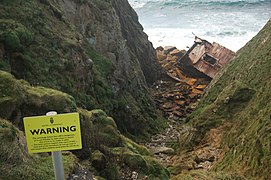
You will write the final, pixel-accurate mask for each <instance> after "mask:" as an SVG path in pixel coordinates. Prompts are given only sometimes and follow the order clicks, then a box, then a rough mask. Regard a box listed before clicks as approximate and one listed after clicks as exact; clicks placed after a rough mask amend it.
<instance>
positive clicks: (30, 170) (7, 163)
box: [0, 119, 77, 180]
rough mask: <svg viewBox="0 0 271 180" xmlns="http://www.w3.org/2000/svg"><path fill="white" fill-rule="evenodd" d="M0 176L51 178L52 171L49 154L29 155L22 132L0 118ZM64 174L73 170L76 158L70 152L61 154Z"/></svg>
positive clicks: (41, 179) (7, 177) (9, 177)
mask: <svg viewBox="0 0 271 180" xmlns="http://www.w3.org/2000/svg"><path fill="white" fill-rule="evenodd" d="M0 151H1V154H0V170H1V174H0V178H1V179H7V180H9V179H10V180H13V179H14V180H17V179H18V180H19V179H39V180H45V179H53V178H54V171H53V164H52V158H51V156H40V155H38V154H35V155H30V154H28V152H27V145H26V141H25V137H24V134H23V132H21V131H19V130H18V129H17V128H16V127H14V126H13V125H12V124H11V123H9V122H8V121H6V120H3V119H0ZM63 163H64V171H65V176H66V177H68V175H69V174H70V173H71V172H72V171H73V169H74V167H75V164H76V163H77V160H76V158H75V156H74V155H72V154H71V153H68V154H67V153H66V154H65V155H64V156H63Z"/></svg>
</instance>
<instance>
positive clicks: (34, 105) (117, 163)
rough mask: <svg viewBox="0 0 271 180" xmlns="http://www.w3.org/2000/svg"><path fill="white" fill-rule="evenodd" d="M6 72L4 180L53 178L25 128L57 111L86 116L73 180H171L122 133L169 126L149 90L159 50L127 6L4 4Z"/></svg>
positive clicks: (3, 0) (103, 0)
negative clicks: (32, 150)
mask: <svg viewBox="0 0 271 180" xmlns="http://www.w3.org/2000/svg"><path fill="white" fill-rule="evenodd" d="M124 12H125V13H124ZM123 13H124V14H123ZM126 21H127V23H125V22H126ZM133 37H136V38H135V40H133ZM0 70H1V71H0V145H1V148H0V150H1V154H0V161H1V163H0V170H1V172H2V173H1V175H0V179H22V178H23V179H33V178H34V177H38V178H39V179H53V168H52V162H51V161H52V160H51V157H50V156H49V155H48V154H47V153H42V154H35V155H29V154H28V153H27V150H26V142H25V138H24V134H23V130H24V127H23V123H22V119H23V117H26V116H35V115H44V114H45V113H46V112H48V111H51V110H55V111H57V112H58V113H68V112H75V111H77V112H79V113H80V122H81V125H82V126H81V127H82V128H81V131H82V141H83V142H82V143H83V149H82V150H78V151H73V153H69V152H66V153H64V154H65V155H64V156H63V158H64V166H65V176H66V177H67V178H68V179H76V178H78V177H79V178H80V179H92V178H93V176H100V177H99V179H103V178H105V179H120V178H122V179H127V178H131V176H132V175H134V174H135V175H136V176H138V177H140V178H145V177H149V178H152V179H155V178H162V179H168V178H169V172H168V171H167V170H166V169H165V168H164V167H162V166H161V165H160V164H159V163H158V162H157V161H156V160H155V159H153V157H152V155H151V153H150V152H149V151H148V150H147V149H146V148H145V147H143V146H140V145H138V144H136V143H135V142H133V141H132V140H130V139H128V138H127V137H125V136H124V135H123V134H125V135H126V136H129V137H131V138H134V139H143V138H144V139H146V138H148V136H149V135H150V134H153V133H155V132H157V131H158V130H159V129H161V128H163V127H164V126H165V120H164V119H163V118H162V116H161V115H160V114H159V112H157V110H156V108H155V106H154V103H153V100H152V98H151V96H150V94H149V91H148V85H151V84H152V83H153V82H154V81H155V80H156V79H157V73H158V72H157V64H156V59H155V52H154V49H153V48H152V45H151V43H150V42H149V41H148V39H147V36H146V34H144V33H143V31H142V27H141V25H140V24H139V23H138V20H137V16H136V14H135V12H134V11H133V10H132V9H131V7H130V6H129V4H128V2H127V1H126V0H123V1H119V2H117V1H114V0H112V1H110V0H38V1H36V0H27V1H23V0H11V1H10V0H0ZM93 109H102V110H93ZM110 116H112V117H113V118H114V119H113V118H111V117H110ZM122 133H123V134H122ZM13 167H16V168H13ZM102 177H103V178H102Z"/></svg>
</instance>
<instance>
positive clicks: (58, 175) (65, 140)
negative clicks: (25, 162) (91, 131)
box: [24, 111, 82, 180]
mask: <svg viewBox="0 0 271 180" xmlns="http://www.w3.org/2000/svg"><path fill="white" fill-rule="evenodd" d="M24 127H25V137H26V142H27V148H28V153H41V152H52V158H53V165H54V172H55V179H56V180H64V168H63V162H62V154H61V151H65V150H75V149H82V139H81V129H80V117H79V113H66V114H57V112H55V111H50V112H47V113H46V116H32V117H24Z"/></svg>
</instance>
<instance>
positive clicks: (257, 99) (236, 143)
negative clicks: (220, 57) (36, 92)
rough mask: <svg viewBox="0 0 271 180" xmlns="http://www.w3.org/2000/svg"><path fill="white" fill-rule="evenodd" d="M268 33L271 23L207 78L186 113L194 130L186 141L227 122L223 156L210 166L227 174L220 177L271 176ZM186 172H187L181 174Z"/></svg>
mask: <svg viewBox="0 0 271 180" xmlns="http://www.w3.org/2000/svg"><path fill="white" fill-rule="evenodd" d="M270 32H271V21H269V22H268V23H267V24H266V26H265V27H264V28H263V29H262V30H261V31H260V32H259V34H258V35H257V36H255V37H254V38H253V39H252V40H251V41H250V42H249V43H248V44H247V45H246V46H245V47H243V48H242V49H241V50H239V51H238V52H237V57H236V59H235V60H234V61H232V62H231V63H230V64H229V65H228V66H227V67H226V68H225V69H224V70H223V73H222V75H221V76H220V77H216V78H215V79H214V80H213V81H212V83H211V84H210V87H209V89H208V90H207V92H206V94H205V96H204V97H203V98H202V100H201V102H200V105H199V107H198V109H197V110H196V111H195V112H194V113H192V115H191V116H190V125H191V126H193V127H195V128H196V129H197V131H195V134H194V136H193V138H192V139H191V141H190V143H191V144H193V145H195V144H198V143H199V142H200V141H201V140H202V138H203V137H204V136H205V134H206V133H207V132H208V131H209V130H210V129H211V128H215V127H219V126H221V125H222V124H223V123H224V122H231V123H232V128H229V129H224V131H225V133H224V137H223V139H222V144H221V147H222V148H223V149H224V152H225V156H224V158H223V159H222V160H221V162H219V163H217V164H216V165H215V166H214V167H213V169H212V170H211V172H212V173H214V172H217V173H218V174H220V175H221V174H223V173H227V174H228V175H230V176H225V177H224V176H222V177H223V178H225V179H232V178H233V179H234V178H239V177H238V176H236V177H235V176H233V175H234V174H239V176H240V178H241V177H242V178H243V179H244V178H248V179H270V178H271V176H270V173H268V172H270V171H271V169H270V167H271V166H270V165H271V158H270V153H271V149H270V147H271V146H270V144H271V136H270V129H271V123H270V122H271V121H270V112H271V101H270V97H271V93H270V92H271V81H270V79H271V74H270V69H271V56H270V49H271V35H270V34H271V33H270ZM199 172H200V173H201V171H199ZM191 175H192V172H191V173H188V175H187V176H188V177H191ZM209 175H210V174H209ZM209 175H208V174H207V176H206V177H209ZM204 176H205V175H204ZM204 176H203V177H204ZM199 177H201V176H199ZM210 177H212V176H211V175H210ZM223 178H222V179H223ZM242 178H241V179H242ZM188 179H189V178H188ZM203 179H204V178H203Z"/></svg>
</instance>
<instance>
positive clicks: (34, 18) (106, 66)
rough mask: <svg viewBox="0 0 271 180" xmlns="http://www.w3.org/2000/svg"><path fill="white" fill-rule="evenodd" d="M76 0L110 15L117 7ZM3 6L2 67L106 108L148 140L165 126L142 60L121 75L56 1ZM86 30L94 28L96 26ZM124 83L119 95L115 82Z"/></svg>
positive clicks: (127, 130) (123, 127)
mask: <svg viewBox="0 0 271 180" xmlns="http://www.w3.org/2000/svg"><path fill="white" fill-rule="evenodd" d="M14 2H15V1H14ZM75 2H77V3H80V4H81V5H82V4H85V5H87V4H89V3H91V4H92V5H94V6H95V7H96V8H97V10H98V9H104V10H103V12H104V11H106V12H107V13H111V11H112V4H111V1H101V0H95V2H94V1H93V2H86V1H81V0H80V1H78V0H77V1H75ZM0 8H1V11H0V17H1V19H0V45H3V46H4V53H5V56H3V57H0V70H4V71H7V72H10V73H11V74H12V75H14V76H15V77H16V78H18V79H24V80H26V81H27V82H29V83H30V85H32V86H43V87H48V88H53V89H56V90H59V91H62V92H65V93H67V94H70V95H71V96H73V97H74V99H75V103H76V105H77V106H78V107H81V108H84V109H88V110H90V109H103V110H104V111H105V112H106V113H107V114H109V115H110V116H113V117H114V119H115V121H116V124H117V125H118V127H119V130H120V131H121V132H123V133H124V134H125V135H128V136H129V137H130V138H133V139H140V138H145V139H146V138H147V137H149V135H150V134H153V133H155V132H158V131H159V130H161V129H162V128H164V127H165V120H164V119H162V118H161V117H162V116H161V115H160V114H159V113H157V112H156V109H155V108H154V105H153V104H150V103H152V100H151V99H150V97H149V92H148V91H147V89H146V87H144V84H145V82H144V79H143V78H142V79H140V78H138V77H137V74H140V73H142V72H141V68H140V67H139V65H138V63H135V62H131V63H132V65H131V66H132V71H131V72H129V74H128V75H127V76H129V77H125V78H119V77H118V78H116V77H115V74H116V72H115V71H116V67H115V66H114V64H113V63H112V62H111V61H110V60H109V59H108V58H105V57H104V56H102V55H101V54H100V53H98V52H97V51H96V50H95V48H94V47H93V46H92V45H93V44H91V43H89V42H88V40H87V39H88V38H89V37H84V36H83V35H81V34H79V33H78V30H77V29H76V28H78V27H75V26H74V24H72V23H71V22H70V21H69V20H67V17H66V16H65V15H64V13H63V12H62V11H61V7H60V5H59V4H58V3H57V2H55V1H51V0H43V1H34V0H27V1H20V3H12V2H11V1H10V2H8V1H5V2H4V3H3V4H0ZM97 13H98V11H97ZM97 18H98V19H97V21H100V20H101V21H104V20H103V19H100V18H101V17H99V16H97ZM104 23H106V22H104ZM86 28H87V29H92V30H93V31H94V30H95V28H97V27H96V25H93V26H90V25H88V26H87V27H86ZM105 31H110V29H107V30H105ZM91 33H94V32H92V31H91ZM116 43H117V42H116ZM0 47H1V46H0ZM133 61H135V60H133ZM118 73H119V72H118ZM142 77H143V76H142ZM126 79H129V82H126ZM139 81H140V83H138V82H139ZM141 81H142V82H141ZM112 82H114V83H112ZM120 82H121V83H120ZM116 83H117V85H115V84H116ZM119 84H121V87H117V88H120V89H121V90H119V92H118V93H117V94H116V89H115V88H116V87H115V86H120V85H119ZM138 84H141V85H142V87H138ZM127 107H128V109H127ZM132 121H133V123H131V122H132Z"/></svg>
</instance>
